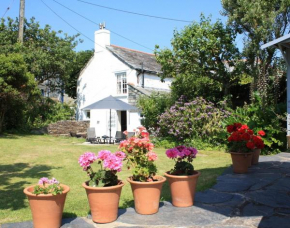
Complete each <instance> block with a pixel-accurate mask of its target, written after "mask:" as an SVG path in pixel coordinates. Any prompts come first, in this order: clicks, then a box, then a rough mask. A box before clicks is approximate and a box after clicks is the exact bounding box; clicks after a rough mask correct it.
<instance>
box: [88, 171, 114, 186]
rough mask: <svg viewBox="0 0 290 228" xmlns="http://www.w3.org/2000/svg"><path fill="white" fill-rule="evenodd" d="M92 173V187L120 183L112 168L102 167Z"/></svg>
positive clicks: (90, 183) (90, 182) (90, 184)
mask: <svg viewBox="0 0 290 228" xmlns="http://www.w3.org/2000/svg"><path fill="white" fill-rule="evenodd" d="M91 175H92V176H91V179H90V181H89V186H91V187H104V186H114V185H117V184H118V177H117V175H116V172H112V171H111V170H102V169H100V170H98V171H96V172H94V173H92V174H91Z"/></svg>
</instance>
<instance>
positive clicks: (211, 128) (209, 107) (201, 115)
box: [157, 97, 230, 142]
mask: <svg viewBox="0 0 290 228" xmlns="http://www.w3.org/2000/svg"><path fill="white" fill-rule="evenodd" d="M229 115H230V112H228V111H226V110H224V109H222V108H217V107H215V106H214V104H213V103H212V102H208V101H206V100H205V99H203V98H202V97H197V98H196V99H195V100H193V101H190V102H186V101H185V98H184V97H180V99H179V100H178V101H177V102H175V105H173V106H172V107H171V108H170V109H168V110H167V111H165V112H164V113H163V114H162V115H160V116H159V118H158V126H159V127H158V129H157V134H158V136H161V137H166V136H171V137H173V138H175V139H177V140H182V141H183V140H185V139H188V138H201V139H203V140H206V141H207V142H208V141H213V142H214V141H215V140H218V139H219V138H218V137H217V135H218V134H219V133H220V132H221V131H225V130H224V129H223V127H222V120H223V119H225V118H227V117H228V116H229Z"/></svg>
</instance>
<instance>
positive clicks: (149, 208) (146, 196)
mask: <svg viewBox="0 0 290 228" xmlns="http://www.w3.org/2000/svg"><path fill="white" fill-rule="evenodd" d="M154 178H155V179H157V180H158V181H153V182H139V181H133V180H132V178H127V181H128V182H129V183H130V184H131V188H132V192H133V196H134V203H135V210H136V212H137V213H139V214H142V215H151V214H155V213H157V212H158V210H159V201H160V195H161V189H162V185H163V183H164V182H165V181H166V178H165V177H162V176H155V177H154Z"/></svg>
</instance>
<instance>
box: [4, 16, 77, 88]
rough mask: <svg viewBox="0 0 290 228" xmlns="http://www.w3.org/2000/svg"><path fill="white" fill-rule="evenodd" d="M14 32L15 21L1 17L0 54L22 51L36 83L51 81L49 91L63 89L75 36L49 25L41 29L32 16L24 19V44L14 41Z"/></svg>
mask: <svg viewBox="0 0 290 228" xmlns="http://www.w3.org/2000/svg"><path fill="white" fill-rule="evenodd" d="M17 33H18V20H15V21H14V20H13V19H11V18H8V19H7V22H6V21H5V20H4V19H2V20H1V23H0V53H4V54H6V53H19V54H21V55H22V56H23V58H24V60H25V62H26V63H27V66H28V71H29V72H30V73H32V74H33V75H34V77H35V79H36V80H37V82H38V83H43V82H44V81H46V82H50V83H49V84H48V86H49V87H50V89H51V91H54V90H55V89H58V88H60V89H63V86H64V84H65V83H66V82H67V79H68V75H69V72H70V68H71V65H72V64H73V62H72V60H73V58H74V56H75V52H74V51H73V49H74V48H75V47H76V45H77V41H76V38H77V36H78V35H76V36H68V35H67V34H63V32H62V31H57V32H56V31H53V30H52V29H51V27H50V26H49V25H46V26H45V27H44V28H41V27H40V25H39V23H38V22H36V21H35V18H31V19H30V21H29V22H28V21H27V20H25V23H24V39H23V44H20V43H17Z"/></svg>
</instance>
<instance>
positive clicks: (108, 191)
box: [82, 182, 124, 223]
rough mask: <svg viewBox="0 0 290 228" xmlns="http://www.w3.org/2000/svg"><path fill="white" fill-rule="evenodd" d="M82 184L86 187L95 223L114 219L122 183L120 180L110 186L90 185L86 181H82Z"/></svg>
mask: <svg viewBox="0 0 290 228" xmlns="http://www.w3.org/2000/svg"><path fill="white" fill-rule="evenodd" d="M82 186H83V187H84V188H85V189H86V193H87V196H88V201H89V205H90V209H91V214H92V219H93V221H94V222H97V223H109V222H113V221H115V220H116V219H117V217H118V207H119V200H120V195H121V191H122V187H123V186H124V183H123V182H120V183H119V184H118V185H115V186H110V187H90V186H88V185H87V183H83V184H82Z"/></svg>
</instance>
